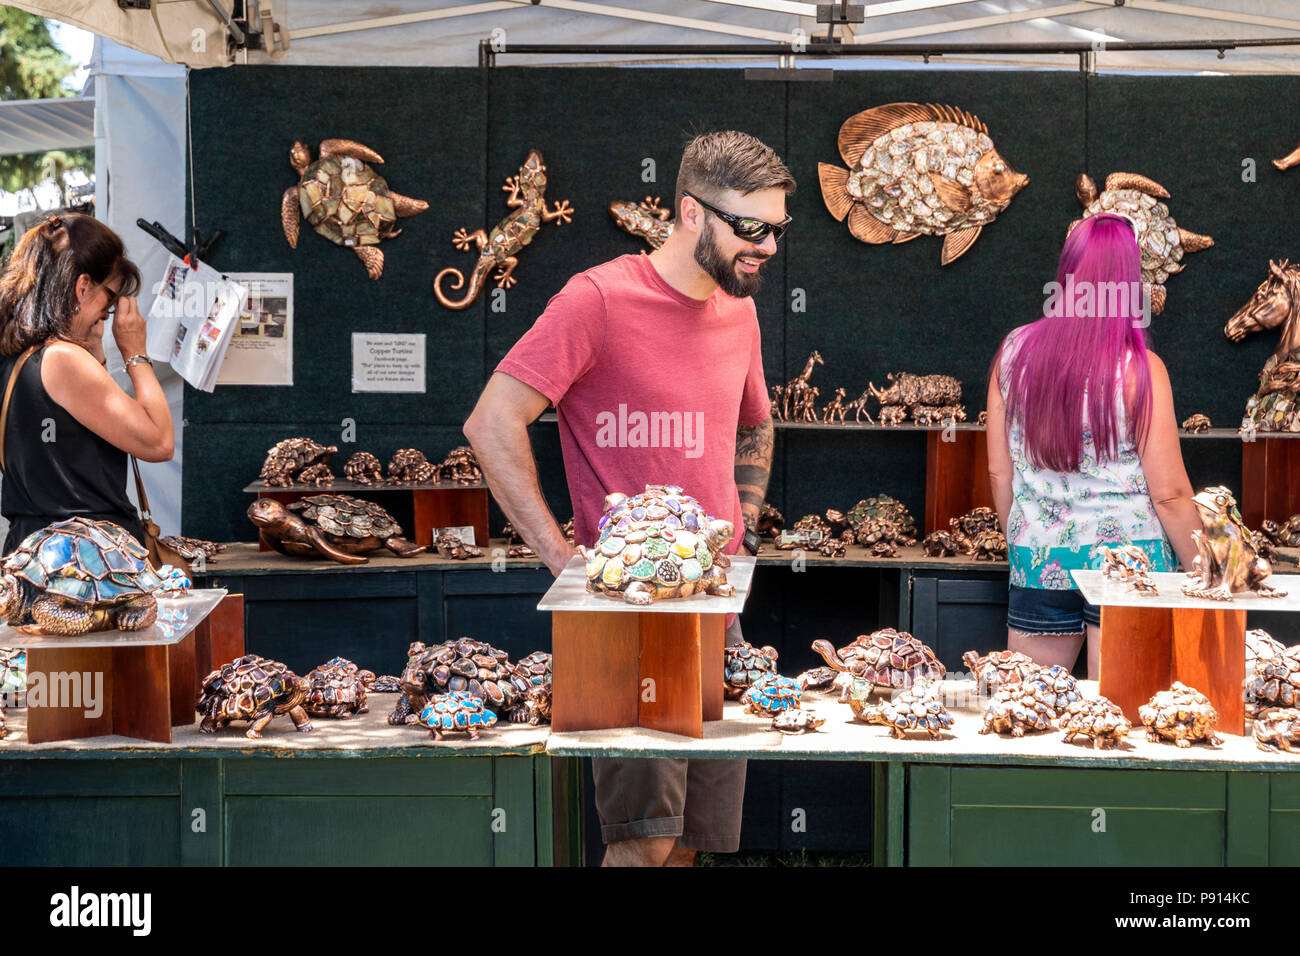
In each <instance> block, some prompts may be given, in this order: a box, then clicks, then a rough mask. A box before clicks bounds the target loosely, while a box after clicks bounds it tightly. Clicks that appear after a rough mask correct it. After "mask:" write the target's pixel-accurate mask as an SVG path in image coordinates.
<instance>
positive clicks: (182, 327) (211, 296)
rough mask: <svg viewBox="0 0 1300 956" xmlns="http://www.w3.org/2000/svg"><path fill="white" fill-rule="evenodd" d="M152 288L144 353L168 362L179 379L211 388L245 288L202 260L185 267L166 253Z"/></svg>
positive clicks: (239, 308)
mask: <svg viewBox="0 0 1300 956" xmlns="http://www.w3.org/2000/svg"><path fill="white" fill-rule="evenodd" d="M155 292H156V295H155V297H154V300H153V306H152V307H151V308H150V310H149V319H148V332H147V340H146V351H147V352H148V353H149V357H150V358H151V359H153V360H154V361H163V362H171V365H172V368H174V369H175V370H176V372H177V373H178V374H179V375H180V376H181V377H182V378H183V379H185V381H187V382H189V383H190V384H191V385H193V386H194V387H195V388H197V389H201V390H202V391H205V392H210V391H212V389H213V387H214V386H215V385H216V382H217V373H218V372H219V371H220V369H221V363H222V361H223V360H224V359H225V356H226V350H227V349H228V348H229V347H230V335H231V332H232V331H233V329H234V321H235V316H236V314H237V313H238V312H239V311H240V310H241V309H242V308H243V304H244V299H245V297H246V295H247V293H248V290H247V288H245V287H244V286H243V285H240V284H239V283H238V282H234V281H232V280H231V279H230V277H229V276H225V275H221V274H220V273H218V272H217V271H216V270H215V269H213V268H212V267H211V266H210V265H208V264H207V263H206V262H200V263H198V265H197V266H196V267H194V268H191V267H190V266H187V265H185V264H184V263H183V262H181V261H180V260H179V259H177V258H176V257H175V256H172V257H171V259H170V260H169V261H168V263H167V271H166V272H165V273H164V274H163V278H162V280H161V281H160V282H159V283H158V284H157V286H156V287H155Z"/></svg>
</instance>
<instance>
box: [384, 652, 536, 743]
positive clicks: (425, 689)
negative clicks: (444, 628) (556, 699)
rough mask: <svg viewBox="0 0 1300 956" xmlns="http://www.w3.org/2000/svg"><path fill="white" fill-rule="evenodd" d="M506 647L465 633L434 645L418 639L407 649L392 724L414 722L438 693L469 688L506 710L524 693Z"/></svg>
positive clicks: (490, 704)
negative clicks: (476, 639) (400, 692)
mask: <svg viewBox="0 0 1300 956" xmlns="http://www.w3.org/2000/svg"><path fill="white" fill-rule="evenodd" d="M515 676H516V675H515V674H514V665H512V664H511V663H510V657H509V655H507V654H506V652H505V651H502V650H498V649H497V648H495V647H493V646H492V645H491V644H487V643H484V642H483V641H475V640H472V639H470V638H468V637H462V638H460V639H458V640H455V641H445V642H443V643H442V644H435V645H433V646H432V647H425V646H424V644H422V643H420V642H419V641H416V642H415V643H413V644H412V645H411V646H410V649H409V650H408V651H407V662H406V668H405V669H404V670H403V671H402V691H403V693H402V696H401V697H399V698H398V700H397V706H396V707H394V708H393V712H392V714H390V715H389V717H388V722H389V723H390V724H404V723H411V722H412V721H413V720H414V719H415V716H414V715H418V714H419V713H420V711H421V710H423V709H424V706H425V705H426V704H427V703H428V701H429V698H431V697H433V696H434V695H435V694H445V693H451V692H453V691H462V690H463V691H466V692H467V693H469V694H470V695H471V696H473V697H478V698H480V699H482V700H483V701H484V703H485V704H486V705H487V707H488V708H489V709H490V710H492V711H493V712H495V713H499V714H505V713H507V712H508V711H509V710H510V708H512V707H514V706H515V705H516V704H518V703H519V702H520V701H521V700H522V699H523V697H524V693H523V691H522V690H521V689H520V688H519V686H518V685H517V684H516V682H515V680H514V678H515Z"/></svg>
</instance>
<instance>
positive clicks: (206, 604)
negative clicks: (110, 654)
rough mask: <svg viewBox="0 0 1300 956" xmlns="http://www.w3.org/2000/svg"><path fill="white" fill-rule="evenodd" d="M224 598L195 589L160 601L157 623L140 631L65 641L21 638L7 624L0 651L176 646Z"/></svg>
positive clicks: (218, 591) (1, 628)
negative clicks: (18, 648)
mask: <svg viewBox="0 0 1300 956" xmlns="http://www.w3.org/2000/svg"><path fill="white" fill-rule="evenodd" d="M225 596H226V589H225V588H195V589H194V590H192V591H190V593H189V594H186V595H184V596H182V597H175V598H163V597H160V598H158V620H157V621H155V622H154V623H153V624H151V625H150V626H149V627H146V628H145V629H144V630H142V631H91V632H90V633H89V634H78V635H76V636H75V637H68V636H64V635H59V634H24V633H23V632H22V631H15V630H14V629H13V628H12V627H10V626H9V625H8V624H0V647H26V648H32V647H37V648H40V647H45V648H59V647H157V646H159V645H167V644H179V643H180V642H181V640H182V639H183V638H184V637H185V635H186V634H188V633H190V631H192V630H194V629H195V628H196V627H198V626H199V624H201V623H202V622H203V619H204V618H205V617H207V616H208V615H209V614H211V613H212V611H213V609H214V608H215V607H216V606H217V605H218V604H220V603H221V599H222V598H224V597H225Z"/></svg>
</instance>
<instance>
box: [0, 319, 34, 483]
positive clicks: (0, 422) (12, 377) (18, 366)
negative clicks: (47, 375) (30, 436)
mask: <svg viewBox="0 0 1300 956" xmlns="http://www.w3.org/2000/svg"><path fill="white" fill-rule="evenodd" d="M38 348H40V346H39V345H29V346H28V347H27V348H26V349H24V350H23V353H22V354H21V355H19V356H18V361H16V362H14V367H13V370H12V371H10V373H9V382H8V384H6V385H5V397H4V403H3V404H2V405H0V471H3V470H4V468H5V434H6V432H5V429H6V428H7V427H8V425H9V400H10V399H11V398H13V395H14V386H15V385H17V384H18V373H19V372H21V371H22V370H23V366H24V365H26V364H27V360H28V359H29V358H31V357H32V355H33V354H34V353H35V352H36V350H37V349H38Z"/></svg>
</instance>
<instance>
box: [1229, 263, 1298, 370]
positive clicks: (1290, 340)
mask: <svg viewBox="0 0 1300 956" xmlns="http://www.w3.org/2000/svg"><path fill="white" fill-rule="evenodd" d="M1268 273H1269V274H1268V278H1267V279H1265V280H1264V281H1263V282H1262V283H1260V286H1259V288H1258V289H1256V290H1255V294H1254V295H1252V296H1251V297H1250V301H1249V302H1247V303H1246V304H1245V305H1243V306H1242V307H1241V308H1240V309H1238V310H1237V313H1236V314H1235V315H1234V316H1233V317H1232V318H1230V319H1229V320H1228V324H1227V325H1225V326H1224V327H1223V334H1224V335H1226V336H1227V337H1228V338H1230V339H1231V340H1232V341H1234V342H1240V341H1241V340H1242V339H1244V338H1245V337H1246V336H1247V335H1249V334H1250V333H1251V332H1262V331H1265V330H1267V329H1276V328H1278V327H1279V326H1280V327H1281V329H1282V334H1281V335H1280V336H1279V338H1278V343H1277V348H1275V349H1274V350H1273V354H1274V355H1277V356H1278V357H1279V358H1281V357H1283V356H1286V355H1291V354H1293V353H1294V352H1295V351H1296V349H1297V348H1300V321H1297V319H1300V263H1297V264H1295V265H1288V264H1287V260H1286V259H1283V260H1282V261H1281V262H1280V263H1278V262H1274V261H1273V260H1272V259H1270V260H1269V262H1268Z"/></svg>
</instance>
